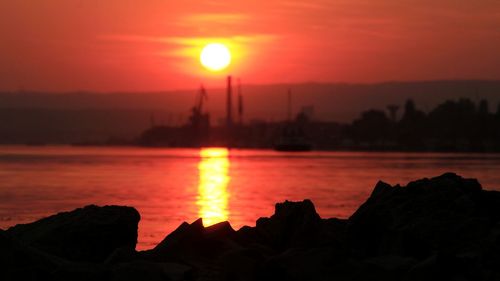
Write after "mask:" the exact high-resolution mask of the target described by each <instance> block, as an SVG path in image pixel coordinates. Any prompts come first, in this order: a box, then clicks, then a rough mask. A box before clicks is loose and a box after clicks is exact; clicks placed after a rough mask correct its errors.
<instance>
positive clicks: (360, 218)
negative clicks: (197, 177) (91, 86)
mask: <svg viewBox="0 0 500 281" xmlns="http://www.w3.org/2000/svg"><path fill="white" fill-rule="evenodd" d="M138 220H139V216H138V214H137V213H136V211H135V210H134V209H132V208H123V207H103V208H99V207H95V206H90V207H85V208H83V209H78V210H75V211H73V212H69V213H62V214H58V215H55V216H52V217H49V218H46V219H42V220H40V221H38V222H35V223H32V224H28V225H20V226H16V227H14V228H12V229H10V230H9V231H8V232H4V231H0V247H1V249H2V251H1V252H0V266H1V267H0V272H1V273H5V274H4V275H2V277H3V276H6V278H2V280H4V279H5V280H116V281H128V280H224V281H225V280H227V281H229V280H231V281H232V280H248V281H250V280H259V281H260V280H273V281H274V280H290V281H295V280H297V281H298V280H308V281H316V280H318V281H319V280H359V281H365V280H384V281H392V280H393V281H400V280H403V281H420V280H440V281H442V280H474V281H475V280H500V192H495V191H485V190H482V188H481V185H480V184H479V183H478V182H477V181H476V180H473V179H463V178H461V177H459V176H457V175H455V174H451V173H448V174H444V175H442V176H439V177H436V178H432V179H422V180H418V181H415V182H411V183H409V184H408V185H407V186H405V187H401V186H399V185H396V186H391V185H389V184H386V183H383V182H379V183H378V184H377V185H376V186H375V188H374V190H373V192H372V194H371V196H370V197H369V198H368V200H367V201H366V202H365V203H364V204H363V205H362V206H361V207H360V208H359V209H358V210H357V211H356V212H355V213H354V214H353V215H352V216H351V217H350V218H349V219H348V220H341V219H321V218H320V217H319V215H318V214H317V213H316V210H315V208H314V205H313V204H312V202H311V201H309V200H304V201H302V202H289V201H286V202H284V203H278V204H276V208H275V213H274V214H273V215H272V216H271V217H269V218H260V219H259V220H258V221H257V224H256V227H243V228H241V229H240V230H238V231H234V230H233V228H232V227H231V225H230V224H229V223H228V222H221V223H218V224H215V225H212V226H209V227H204V226H203V223H202V220H201V219H199V220H196V221H195V222H193V223H191V224H188V223H183V224H181V225H180V226H179V227H178V228H177V229H176V230H175V231H174V232H172V233H171V234H169V235H168V236H167V237H165V239H164V240H163V241H162V242H161V243H159V244H158V245H157V246H156V247H155V248H154V249H151V250H148V251H143V252H136V251H135V249H134V246H135V239H136V235H137V233H136V232H134V235H131V233H130V232H133V231H131V228H133V227H132V225H133V226H134V227H135V228H134V230H135V231H136V227H137V221H138ZM98 226H103V227H102V228H99V227H98ZM93 231H95V232H98V233H97V234H96V233H93V234H92V235H91V234H89V232H93ZM99 231H100V233H99ZM51 236H54V237H53V238H52V237H51ZM130 236H133V239H128V240H126V239H124V237H129V238H130ZM97 237H100V238H102V241H101V240H99V241H97V242H96V240H95V239H96V238H97ZM120 237H121V238H120ZM55 238H57V239H61V242H60V243H56V241H59V240H56V239H55ZM18 239H19V241H18ZM132 240H133V241H132ZM118 241H121V242H118ZM124 241H125V242H124ZM73 242H74V243H73ZM30 245H31V246H30ZM32 246H33V247H36V249H35V248H33V247H32ZM101 246H102V247H103V249H104V250H103V251H99V248H96V247H101ZM82 247H88V248H89V249H85V250H84V249H83V248H82ZM42 251H46V253H45V252H42ZM67 251H75V253H77V254H78V255H76V256H75V255H69V254H68V252H67ZM49 253H51V254H54V255H57V256H59V257H65V258H67V259H72V260H87V261H88V260H92V261H96V260H99V261H104V259H105V258H106V257H107V259H106V260H105V261H104V262H102V263H87V262H85V263H82V262H69V261H66V260H64V259H62V258H59V257H55V256H53V255H51V254H49Z"/></svg>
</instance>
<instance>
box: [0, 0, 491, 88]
mask: <svg viewBox="0 0 500 281" xmlns="http://www.w3.org/2000/svg"><path fill="white" fill-rule="evenodd" d="M499 30H500V3H499V2H498V1H494V0H480V1H474V2H470V1H456V0H443V1H439V2H436V1H430V0H425V1H415V0H407V1H397V0H383V1H377V2H372V1H364V0H350V1H346V0H337V1H326V0H312V1H308V2H307V3H303V2H301V1H295V0H281V1H278V0H276V1H263V0H259V1H253V2H252V3H247V2H245V1H233V2H231V5H227V3H226V2H225V1H218V0H213V1H204V2H200V1H194V0H187V1H182V2H180V3H177V2H176V3H170V2H165V1H159V0H154V1H147V2H142V1H119V0H109V1H105V2H102V1H76V0H48V1H36V2H33V1H13V0H7V1H2V3H0V32H1V33H2V38H1V39H0V42H1V43H2V44H0V91H17V90H19V89H26V90H33V91H58V92H66V91H79V90H86V91H99V92H115V91H126V92H135V91H162V90H174V89H193V88H196V87H197V85H199V84H200V83H204V84H206V85H207V87H213V88H221V87H223V86H224V80H223V78H224V76H225V75H227V74H229V73H230V74H233V75H234V76H236V77H242V79H243V83H246V84H276V83H302V82H305V81H315V82H318V83H325V82H327V83H328V82H346V83H373V82H383V81H414V80H442V79H446V80H449V79H481V80H482V79H486V80H498V79H500V57H499V56H498V50H499V49H500V36H499V35H500V33H499ZM212 41H220V42H222V43H224V44H226V45H228V47H229V48H230V50H231V53H232V56H233V60H232V63H231V65H230V67H229V68H228V69H227V70H225V71H222V72H219V73H216V74H214V73H210V72H208V71H206V70H204V69H203V68H202V67H201V65H200V63H199V61H198V55H199V52H200V51H201V48H202V47H203V45H205V44H206V43H208V42H212Z"/></svg>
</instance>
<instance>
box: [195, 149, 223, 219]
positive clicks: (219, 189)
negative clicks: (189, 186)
mask: <svg viewBox="0 0 500 281" xmlns="http://www.w3.org/2000/svg"><path fill="white" fill-rule="evenodd" d="M228 156H229V151H228V149H227V148H203V149H201V151H200V163H199V164H198V171H199V174H200V179H199V184H198V199H197V201H196V205H198V208H199V209H198V215H199V216H200V217H201V218H203V224H204V225H205V226H209V225H212V224H215V223H218V222H221V221H226V220H227V219H228V216H229V211H228V208H227V206H228V199H229V193H228V192H227V185H228V183H229V180H230V177H229V158H228Z"/></svg>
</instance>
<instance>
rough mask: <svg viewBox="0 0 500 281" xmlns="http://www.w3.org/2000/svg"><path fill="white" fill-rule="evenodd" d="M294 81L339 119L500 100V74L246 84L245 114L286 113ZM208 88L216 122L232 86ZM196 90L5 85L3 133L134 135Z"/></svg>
mask: <svg viewBox="0 0 500 281" xmlns="http://www.w3.org/2000/svg"><path fill="white" fill-rule="evenodd" d="M221 84H222V83H221ZM195 86H197V85H193V88H195ZM221 86H222V85H221ZM289 88H290V89H291V90H292V93H293V111H294V113H297V112H298V111H299V110H300V109H301V107H302V106H313V107H314V115H313V118H314V119H316V120H318V119H319V120H324V121H337V122H351V121H353V120H354V119H355V118H357V117H358V116H359V114H360V112H363V111H366V110H368V109H371V108H386V106H387V105H389V104H395V105H399V106H400V107H403V105H404V103H405V101H406V100H407V99H409V98H411V99H412V100H413V101H414V102H415V103H416V104H418V105H419V108H420V109H421V110H423V111H425V112H427V111H429V110H431V109H432V108H434V107H436V106H437V105H438V104H439V103H442V102H444V101H445V100H448V99H458V98H469V99H471V100H472V101H473V102H479V101H480V100H481V99H486V100H488V101H489V104H490V107H491V108H496V106H497V104H498V103H499V102H500V80H499V81H479V80H471V81H466V80H457V81H420V82H386V83H377V84H346V83H328V84H325V83H302V84H275V85H243V95H244V97H245V118H244V119H245V120H246V121H250V120H252V119H262V120H272V121H278V120H283V119H285V118H286V113H287V109H286V92H287V90H288V89H289ZM207 91H208V102H207V110H208V111H210V113H211V116H212V124H217V123H218V120H219V119H221V118H222V117H223V116H224V114H225V113H224V112H225V89H224V88H222V87H221V88H219V89H210V88H209V89H207ZM196 92H197V90H184V91H171V92H155V93H139V92H137V93H91V92H73V93H42V92H29V91H23V92H16V93H11V92H3V93H0V137H1V138H2V140H3V141H4V142H5V138H8V139H10V141H9V142H26V141H31V140H35V141H40V142H43V141H49V142H77V141H81V140H102V139H106V138H108V137H109V136H116V137H124V138H128V137H131V136H136V135H138V134H139V133H140V132H141V131H143V130H144V129H145V128H146V127H148V126H150V124H151V123H152V122H155V123H157V124H167V125H174V126H175V125H180V124H183V123H186V122H187V118H188V115H189V110H190V108H191V107H192V106H193V104H194V102H195V95H196ZM235 106H236V105H235ZM401 114H402V110H401V109H400V111H399V116H400V115H401Z"/></svg>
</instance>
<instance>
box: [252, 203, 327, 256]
mask: <svg viewBox="0 0 500 281" xmlns="http://www.w3.org/2000/svg"><path fill="white" fill-rule="evenodd" d="M321 222H322V221H321V218H320V216H319V215H318V214H317V213H316V210H315V208H314V205H313V203H312V202H311V201H310V200H304V201H302V202H290V201H285V202H284V203H277V204H276V207H275V212H274V215H272V216H271V217H270V218H260V219H258V220H257V224H256V227H255V233H254V235H255V239H257V241H259V242H261V243H264V244H266V245H269V246H271V247H273V248H275V249H277V250H283V249H287V248H289V247H294V246H305V245H309V244H312V243H314V242H315V241H314V238H315V236H316V235H317V234H318V232H319V229H320V228H321Z"/></svg>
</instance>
